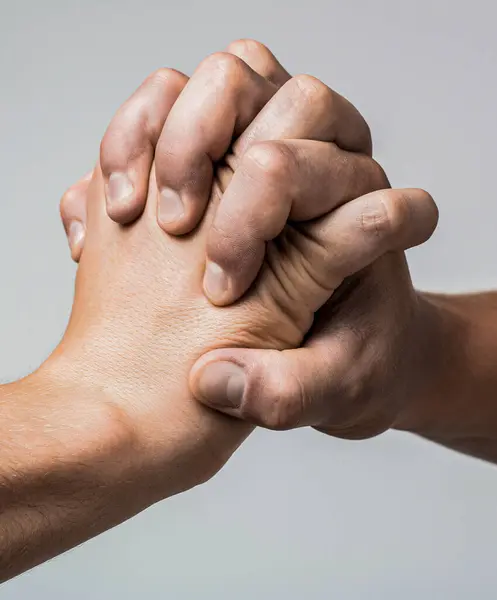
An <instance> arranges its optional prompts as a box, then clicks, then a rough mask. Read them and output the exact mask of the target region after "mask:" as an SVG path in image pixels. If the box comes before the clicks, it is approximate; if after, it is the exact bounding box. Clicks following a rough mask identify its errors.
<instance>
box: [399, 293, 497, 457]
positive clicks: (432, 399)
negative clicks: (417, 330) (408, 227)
mask: <svg viewBox="0 0 497 600" xmlns="http://www.w3.org/2000/svg"><path fill="white" fill-rule="evenodd" d="M422 302H424V303H425V307H426V313H427V327H426V334H425V332H423V335H426V341H427V343H426V346H425V348H424V351H423V358H422V360H423V361H424V362H425V366H424V372H425V374H426V375H425V377H424V380H425V381H424V385H423V386H422V388H421V389H422V392H421V393H420V394H419V395H418V396H417V397H416V398H414V399H413V401H412V402H411V403H410V409H409V410H408V411H407V413H406V414H405V415H404V418H403V421H402V422H401V423H400V428H401V429H407V430H409V431H412V432H414V433H417V434H419V435H421V436H423V437H426V438H428V439H431V440H433V441H436V442H438V443H441V444H443V445H446V446H448V447H450V448H453V449H455V450H459V451H461V452H464V453H467V454H471V455H474V456H478V457H480V458H483V459H485V460H489V461H492V462H497V292H488V293H481V294H470V295H453V296H449V295H436V294H423V295H422Z"/></svg>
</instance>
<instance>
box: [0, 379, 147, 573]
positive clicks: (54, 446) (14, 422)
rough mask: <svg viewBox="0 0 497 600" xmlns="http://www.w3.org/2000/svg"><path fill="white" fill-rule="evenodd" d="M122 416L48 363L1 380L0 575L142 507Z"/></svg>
mask: <svg viewBox="0 0 497 600" xmlns="http://www.w3.org/2000/svg"><path fill="white" fill-rule="evenodd" d="M116 423H117V419H116V418H115V414H114V413H113V410H110V409H109V408H108V406H107V405H106V403H105V402H99V403H96V402H95V398H92V397H89V396H88V395H87V394H86V393H85V392H84V390H83V389H81V387H77V386H74V387H72V386H69V385H66V384H64V385H60V384H59V383H56V382H54V381H53V380H52V379H51V378H50V376H47V375H46V373H44V372H43V370H42V371H40V372H38V373H36V374H34V375H32V376H30V377H28V378H26V379H24V380H22V381H20V382H16V383H12V384H8V385H4V386H1V387H0V429H1V431H0V439H1V442H0V580H6V579H8V578H10V577H13V576H14V575H17V574H19V573H21V572H22V571H24V570H26V569H28V568H30V567H33V566H35V565H37V564H39V563H41V562H43V561H45V560H47V559H49V558H51V557H53V556H55V555H57V554H59V553H61V552H63V551H65V550H67V549H69V548H71V547H73V546H75V545H77V544H79V543H81V542H83V541H85V540H86V539H89V538H90V537H93V536H94V535H96V534H98V533H100V532H101V531H103V530H105V529H108V528H109V527H112V526H113V525H115V524H117V523H119V522H121V521H122V520H124V519H125V518H127V517H129V516H131V515H132V514H134V513H136V512H138V511H139V510H141V509H142V508H144V505H142V504H140V499H139V497H137V494H131V493H129V490H128V489H127V488H128V487H129V481H130V479H133V478H134V477H135V473H136V469H134V468H133V467H132V465H131V462H130V460H129V456H130V448H129V443H130V440H129V436H128V435H127V434H126V432H125V431H124V430H122V429H120V428H119V426H116ZM134 484H135V485H136V480H134Z"/></svg>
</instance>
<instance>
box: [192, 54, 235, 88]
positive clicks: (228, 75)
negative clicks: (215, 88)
mask: <svg viewBox="0 0 497 600" xmlns="http://www.w3.org/2000/svg"><path fill="white" fill-rule="evenodd" d="M244 66H246V65H245V63H244V62H243V61H242V60H241V59H240V58H238V56H235V55H234V54H230V53H229V52H215V53H214V54H211V55H210V56H208V57H207V58H206V59H204V60H203V61H202V62H201V63H200V67H199V69H201V70H208V71H210V72H211V76H212V77H215V78H218V79H221V80H222V81H223V82H230V81H233V80H237V79H238V78H239V77H240V75H241V73H242V72H243V69H244Z"/></svg>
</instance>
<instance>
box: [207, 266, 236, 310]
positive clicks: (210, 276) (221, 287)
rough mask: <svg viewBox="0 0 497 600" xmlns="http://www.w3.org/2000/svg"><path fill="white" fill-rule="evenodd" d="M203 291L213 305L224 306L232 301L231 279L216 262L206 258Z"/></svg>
mask: <svg viewBox="0 0 497 600" xmlns="http://www.w3.org/2000/svg"><path fill="white" fill-rule="evenodd" d="M203 288H204V293H205V295H206V297H207V299H208V300H209V301H210V302H211V303H212V304H214V305H215V306H226V305H228V304H231V303H232V302H233V301H234V299H235V298H234V297H233V284H232V280H231V278H230V277H229V275H228V274H227V273H226V271H225V270H224V269H223V268H222V267H221V266H220V265H218V264H217V263H215V262H213V261H210V260H208V261H207V263H206V266H205V273H204V281H203Z"/></svg>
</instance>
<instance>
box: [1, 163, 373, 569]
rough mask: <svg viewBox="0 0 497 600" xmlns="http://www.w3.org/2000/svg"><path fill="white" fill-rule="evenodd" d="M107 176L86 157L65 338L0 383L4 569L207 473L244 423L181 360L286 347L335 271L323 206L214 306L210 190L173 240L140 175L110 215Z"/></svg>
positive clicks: (336, 277) (35, 559) (297, 339)
mask: <svg viewBox="0 0 497 600" xmlns="http://www.w3.org/2000/svg"><path fill="white" fill-rule="evenodd" d="M84 185H87V184H82V187H84ZM104 189H105V188H104V181H103V176H102V173H101V170H100V169H99V168H97V170H96V172H95V173H94V176H93V178H92V180H91V182H90V183H89V184H88V187H87V190H86V193H87V199H88V202H87V207H86V208H87V221H86V231H87V232H86V238H85V244H84V250H83V252H82V255H81V260H80V265H79V269H78V275H77V280H76V295H75V300H74V305H73V311H72V315H71V320H70V323H69V325H68V328H67V331H66V334H65V335H64V338H63V340H62V342H61V343H60V345H59V347H58V348H57V349H56V350H55V352H54V353H53V354H52V356H51V357H50V358H49V359H48V360H47V362H46V363H45V364H44V365H43V366H42V367H41V368H40V369H39V371H37V372H36V373H35V374H33V375H32V376H30V377H28V378H26V379H25V380H23V381H21V382H18V383H14V384H10V385H8V386H4V387H3V388H1V389H0V411H1V412H2V414H1V419H0V423H2V424H4V427H5V429H4V431H3V433H2V439H3V440H4V445H3V446H2V449H1V451H2V457H1V460H0V465H1V469H0V482H1V489H0V501H1V508H2V510H1V512H0V532H1V535H0V578H2V579H7V578H8V577H11V576H13V575H15V574H17V573H19V572H21V571H22V570H25V569H26V568H29V567H31V566H34V565H35V564H38V563H39V562H41V561H43V560H46V559H47V558H49V557H51V556H54V555H55V554H58V553H60V552H62V551H64V550H66V549H68V548H70V547H72V546H73V545H75V544H78V543H80V542H82V541H84V540H85V539H88V538H89V537H91V536H93V535H96V534H98V533H99V532H101V531H103V530H105V529H107V528H108V527H111V526H113V525H115V524H117V523H119V522H121V521H123V520H124V519H126V518H128V517H130V516H132V515H133V514H135V513H136V512H138V511H140V510H142V509H143V508H145V507H146V506H148V505H150V504H152V503H153V502H156V501H158V500H161V499H163V498H166V497H169V496H171V495H173V494H177V493H179V492H181V491H183V490H186V489H188V488H190V487H192V486H194V485H197V484H199V483H201V482H204V481H206V480H207V479H209V478H210V477H211V476H212V475H213V474H214V473H215V472H216V471H217V470H218V469H219V468H220V467H221V466H222V465H223V464H224V463H225V462H226V460H228V458H229V457H230V456H231V454H232V453H233V452H234V451H235V450H236V448H237V447H238V446H239V444H240V443H241V442H242V441H243V440H244V439H245V437H246V436H247V435H248V434H249V433H250V431H251V428H252V427H251V426H250V425H248V424H246V423H243V422H242V421H238V420H234V419H230V418H229V417H226V416H224V415H222V414H221V413H218V412H214V411H212V410H210V409H208V408H205V407H203V406H202V405H201V404H200V403H198V402H196V401H195V399H194V398H193V396H192V395H191V392H190V390H189V386H188V374H189V371H190V369H191V366H192V365H193V364H194V363H195V361H196V360H198V358H199V357H200V356H201V355H203V354H205V353H206V352H209V351H213V350H215V349H220V348H223V347H233V346H235V347H236V346H239V347H254V348H268V349H269V348H271V349H272V350H273V351H283V350H284V349H285V348H291V347H297V346H298V345H299V344H300V343H301V342H302V339H303V337H304V335H305V333H306V332H307V330H308V329H309V327H310V326H311V323H312V319H313V313H314V311H315V310H316V309H318V308H319V307H320V306H321V305H323V303H325V302H326V301H327V299H328V298H329V296H330V293H331V290H330V289H329V288H328V287H327V286H326V285H323V284H322V283H320V282H325V281H326V282H327V281H335V282H337V285H338V284H339V281H340V279H341V278H343V277H344V276H346V274H347V272H346V268H347V263H346V262H344V261H343V260H341V259H340V256H341V255H343V253H344V251H345V250H346V249H347V246H348V244H347V243H345V247H343V248H342V249H340V248H341V243H342V242H346V240H342V242H340V243H338V244H337V243H336V242H335V243H334V247H335V248H336V250H337V253H336V255H335V254H332V253H330V252H329V251H328V247H329V243H330V238H334V237H335V235H336V234H337V233H338V231H337V229H336V228H335V225H336V221H335V217H334V215H336V214H338V211H336V212H335V213H331V215H325V216H323V217H322V218H321V219H319V220H317V221H313V222H311V223H309V224H307V225H302V226H300V227H299V228H286V229H285V231H284V232H283V233H282V234H281V235H280V236H278V238H277V239H276V240H275V241H274V242H271V243H270V244H269V247H268V253H267V256H266V258H265V260H264V263H263V265H262V268H261V271H260V273H259V277H258V280H257V282H256V284H255V286H253V287H252V288H251V290H250V291H249V292H248V293H247V294H245V296H244V298H243V299H242V300H241V301H240V302H238V303H236V304H234V305H231V306H227V307H223V308H220V307H216V306H214V305H212V304H211V303H210V302H209V301H208V300H207V299H206V298H205V296H204V294H203V293H202V285H201V284H202V278H203V273H204V264H205V252H206V247H207V244H208V236H209V232H210V228H211V226H212V219H213V218H214V215H215V214H216V213H217V210H218V208H219V202H220V197H221V189H218V188H217V186H216V187H215V188H214V191H213V193H212V194H211V199H210V201H209V203H208V206H209V208H208V210H207V213H206V215H205V217H204V219H203V221H202V224H201V225H200V226H199V227H198V228H197V229H196V232H195V233H194V234H192V235H190V236H188V237H186V238H185V237H173V236H171V237H166V236H165V235H164V232H163V231H162V230H160V229H159V227H158V223H157V219H156V214H157V203H158V200H159V194H158V193H157V188H156V185H155V182H154V179H153V177H152V178H151V183H150V188H149V192H148V199H147V203H146V208H145V211H144V213H143V215H142V216H141V217H140V218H139V219H138V220H137V221H135V222H134V223H133V224H132V225H129V226H128V227H126V228H123V227H121V226H120V225H118V224H116V223H114V222H113V221H111V220H110V219H109V218H108V215H107V213H106V207H105V195H104ZM373 198H374V195H373ZM351 205H352V203H351ZM344 217H346V214H345V215H344ZM339 224H340V225H341V226H344V227H347V226H350V223H349V224H348V223H347V219H346V218H344V219H343V220H341V221H340V222H339ZM340 228H341V227H340ZM369 249H371V246H369ZM363 259H364V258H361V257H360V252H359V253H357V255H356V260H359V261H361V260H363ZM344 269H345V270H344ZM303 307H304V308H303ZM291 408H293V407H291ZM289 417H291V418H293V415H289ZM26 448H28V450H29V451H28V452H26Z"/></svg>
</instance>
